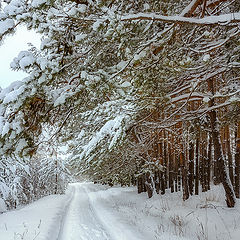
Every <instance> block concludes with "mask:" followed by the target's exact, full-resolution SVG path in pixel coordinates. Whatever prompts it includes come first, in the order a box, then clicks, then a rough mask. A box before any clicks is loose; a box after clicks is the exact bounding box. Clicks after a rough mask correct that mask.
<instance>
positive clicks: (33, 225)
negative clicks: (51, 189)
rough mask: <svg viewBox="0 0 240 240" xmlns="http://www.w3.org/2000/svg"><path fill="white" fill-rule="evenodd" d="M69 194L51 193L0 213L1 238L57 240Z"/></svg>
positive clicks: (8, 239) (11, 239)
mask: <svg viewBox="0 0 240 240" xmlns="http://www.w3.org/2000/svg"><path fill="white" fill-rule="evenodd" d="M69 198H70V195H69V194H66V195H51V196H47V197H44V198H42V199H40V200H38V201H36V202H34V203H31V204H29V205H27V206H25V207H23V208H21V209H19V210H13V211H9V212H6V213H3V214H0V239H1V240H20V239H21V240H22V239H23V240H34V239H36V240H55V239H57V236H58V232H59V228H60V226H61V220H62V216H63V213H64V210H65V207H64V206H67V204H68V199H69Z"/></svg>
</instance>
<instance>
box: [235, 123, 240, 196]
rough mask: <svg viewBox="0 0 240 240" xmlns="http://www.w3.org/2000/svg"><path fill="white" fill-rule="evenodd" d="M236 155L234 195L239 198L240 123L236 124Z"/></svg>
mask: <svg viewBox="0 0 240 240" xmlns="http://www.w3.org/2000/svg"><path fill="white" fill-rule="evenodd" d="M235 139H236V153H235V194H236V197H237V198H240V194H239V179H240V176H239V175H240V122H239V123H238V126H237V129H236V133H235Z"/></svg>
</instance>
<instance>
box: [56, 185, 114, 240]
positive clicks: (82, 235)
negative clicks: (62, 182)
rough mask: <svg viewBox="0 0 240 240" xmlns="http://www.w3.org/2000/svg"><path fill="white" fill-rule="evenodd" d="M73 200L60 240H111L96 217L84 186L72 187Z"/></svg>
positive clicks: (64, 221)
mask: <svg viewBox="0 0 240 240" xmlns="http://www.w3.org/2000/svg"><path fill="white" fill-rule="evenodd" d="M69 190H70V191H71V200H70V202H69V205H68V206H67V208H66V212H65V215H64V217H63V221H62V227H61V230H60V233H59V237H58V240H110V239H111V238H110V237H109V235H108V233H107V231H106V230H105V229H104V227H103V225H102V224H101V221H100V219H98V217H97V216H96V213H95V211H94V209H93V206H92V204H91V202H90V200H89V194H88V192H87V191H86V185H84V184H72V185H71V186H70V189H69Z"/></svg>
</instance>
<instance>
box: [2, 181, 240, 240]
mask: <svg viewBox="0 0 240 240" xmlns="http://www.w3.org/2000/svg"><path fill="white" fill-rule="evenodd" d="M239 223H240V204H239V201H238V202H237V206H236V208H233V209H229V208H227V207H226V205H225V203H224V194H223V189H222V188H221V187H219V186H217V187H216V186H213V190H211V191H208V192H207V193H201V195H200V196H193V197H191V198H190V199H189V200H187V201H185V202H183V201H182V200H181V193H180V192H179V193H173V194H171V193H166V194H165V195H154V196H153V198H151V199H148V198H147V195H146V194H145V193H142V194H140V195H138V194H137V193H136V189H135V188H133V187H130V188H129V187H126V188H120V187H112V188H109V187H107V186H102V185H97V184H96V185H94V184H93V183H75V184H71V185H69V188H68V190H67V192H66V194H65V195H62V196H60V195H57V196H48V197H45V198H42V199H40V200H38V201H36V202H35V203H32V204H30V205H28V206H26V207H24V208H22V209H19V210H15V211H10V212H6V213H4V214H1V215H0V240H20V239H21V240H35V239H36V240H143V239H144V240H155V239H160V240H195V239H196V240H198V239H199V240H231V239H233V240H239V239H240V224H239Z"/></svg>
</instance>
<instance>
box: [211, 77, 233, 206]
mask: <svg viewBox="0 0 240 240" xmlns="http://www.w3.org/2000/svg"><path fill="white" fill-rule="evenodd" d="M208 87H209V90H210V91H211V93H212V94H213V95H214V94H215V91H214V82H213V79H209V80H208ZM212 106H214V99H213V98H212V99H211V100H210V101H209V107H212ZM209 116H210V123H211V130H212V140H213V146H214V156H215V158H216V160H217V166H218V170H219V174H220V180H221V183H222V184H223V187H224V190H225V195H226V203H227V206H228V207H234V205H235V202H236V199H235V193H234V191H233V186H232V184H231V181H230V179H229V175H228V171H227V167H226V163H225V159H224V156H223V151H222V145H221V141H220V133H219V126H218V121H217V112H216V110H213V109H212V110H211V111H209Z"/></svg>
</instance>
